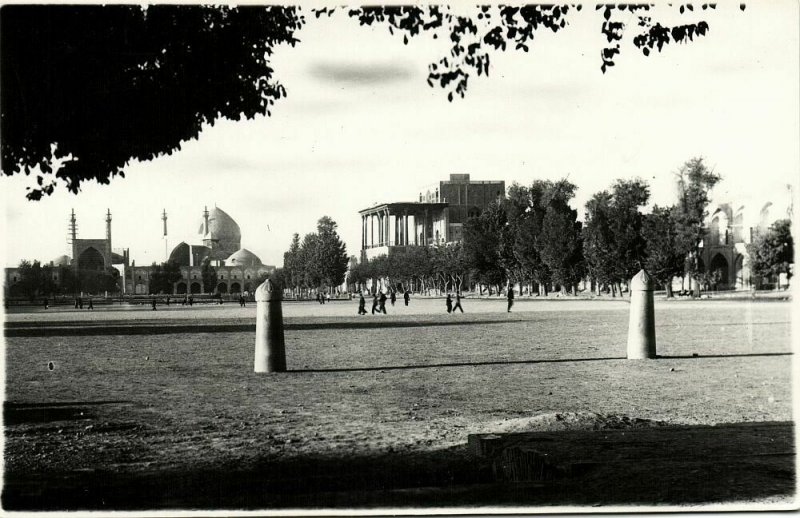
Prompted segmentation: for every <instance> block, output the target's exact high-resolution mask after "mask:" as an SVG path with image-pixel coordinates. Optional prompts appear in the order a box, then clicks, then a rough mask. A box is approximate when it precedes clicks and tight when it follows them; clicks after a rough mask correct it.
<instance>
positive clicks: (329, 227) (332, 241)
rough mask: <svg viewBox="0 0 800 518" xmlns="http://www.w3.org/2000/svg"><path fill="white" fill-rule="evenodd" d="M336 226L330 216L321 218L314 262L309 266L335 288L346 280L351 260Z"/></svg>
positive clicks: (322, 279)
mask: <svg viewBox="0 0 800 518" xmlns="http://www.w3.org/2000/svg"><path fill="white" fill-rule="evenodd" d="M336 228H337V224H336V222H335V221H333V220H332V219H331V218H329V217H328V216H323V217H321V218H320V219H319V221H318V222H317V236H318V238H317V240H316V247H317V248H316V250H315V251H314V252H313V257H314V262H313V263H312V264H310V265H308V266H307V268H309V269H312V270H314V271H315V272H316V277H317V278H319V280H320V281H321V283H322V285H323V286H325V287H328V288H334V287H336V286H339V285H340V284H342V283H343V282H344V277H345V274H346V273H347V265H348V262H349V259H348V258H347V248H346V247H345V244H344V242H343V241H342V239H341V238H340V237H339V234H338V232H337V231H336Z"/></svg>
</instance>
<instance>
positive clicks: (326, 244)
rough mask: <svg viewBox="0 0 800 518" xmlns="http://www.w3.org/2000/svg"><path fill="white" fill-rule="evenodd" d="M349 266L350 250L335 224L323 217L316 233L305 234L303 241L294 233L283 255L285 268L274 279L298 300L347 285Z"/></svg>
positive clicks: (278, 271) (277, 272)
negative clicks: (348, 256)
mask: <svg viewBox="0 0 800 518" xmlns="http://www.w3.org/2000/svg"><path fill="white" fill-rule="evenodd" d="M347 263H348V259H347V248H346V247H345V244H344V242H343V241H342V239H341V238H340V237H339V234H338V232H337V224H336V222H335V221H334V220H333V219H331V218H330V217H328V216H323V217H321V218H320V219H319V221H317V231H316V232H312V233H309V234H306V235H305V237H303V240H302V241H301V240H300V235H299V234H294V236H293V238H292V243H291V245H290V246H289V250H288V251H287V252H286V253H284V254H283V268H279V269H278V270H277V271H276V272H275V275H274V276H273V280H274V281H276V282H277V283H278V284H279V285H281V286H283V287H285V288H287V289H290V290H292V293H293V295H294V296H296V297H298V296H301V295H302V294H303V293H307V292H308V291H311V290H314V291H329V290H334V289H336V288H338V286H340V285H341V284H342V283H344V279H345V275H346V274H347Z"/></svg>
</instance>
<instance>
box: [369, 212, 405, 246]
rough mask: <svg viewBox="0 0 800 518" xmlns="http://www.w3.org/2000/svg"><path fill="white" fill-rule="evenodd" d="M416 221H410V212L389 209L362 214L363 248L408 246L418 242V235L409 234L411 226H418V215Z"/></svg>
mask: <svg viewBox="0 0 800 518" xmlns="http://www.w3.org/2000/svg"><path fill="white" fill-rule="evenodd" d="M411 216H412V217H413V218H414V223H413V224H410V223H409V214H408V212H407V211H403V214H391V213H390V212H389V209H383V210H382V211H380V212H375V213H372V214H363V215H362V216H361V249H362V250H364V249H366V248H370V247H374V246H408V245H410V244H415V245H416V244H419V243H417V240H416V236H415V235H414V233H413V232H412V233H411V234H409V227H411V228H412V229H413V228H415V227H416V216H414V215H411Z"/></svg>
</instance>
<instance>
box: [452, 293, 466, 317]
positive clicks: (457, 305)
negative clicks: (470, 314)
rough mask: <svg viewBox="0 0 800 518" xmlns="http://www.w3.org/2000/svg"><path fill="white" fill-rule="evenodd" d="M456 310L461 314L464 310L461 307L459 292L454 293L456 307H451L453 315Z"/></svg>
mask: <svg viewBox="0 0 800 518" xmlns="http://www.w3.org/2000/svg"><path fill="white" fill-rule="evenodd" d="M457 309H458V310H460V311H461V312H462V313H463V312H464V309H463V308H462V307H461V292H459V291H457V292H456V305H455V306H453V313H455V312H456V310H457Z"/></svg>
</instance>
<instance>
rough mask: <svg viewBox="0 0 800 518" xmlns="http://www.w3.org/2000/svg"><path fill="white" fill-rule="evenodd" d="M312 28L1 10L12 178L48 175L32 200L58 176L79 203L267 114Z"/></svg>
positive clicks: (268, 16) (294, 20)
mask: <svg viewBox="0 0 800 518" xmlns="http://www.w3.org/2000/svg"><path fill="white" fill-rule="evenodd" d="M302 23H303V19H302V17H301V16H300V15H299V14H298V10H297V9H296V8H294V7H275V6H268V7H265V6H260V7H225V6H214V7H206V6H174V5H173V6H168V5H151V6H149V7H147V9H142V8H141V7H139V6H131V5H115V6H100V5H94V6H88V5H83V6H75V5H61V6H58V5H40V6H31V5H25V6H21V5H6V6H3V8H2V11H0V48H2V68H1V69H0V81H1V82H0V91H2V93H3V95H2V100H1V101H0V103H1V104H0V112H2V127H1V128H0V131H1V132H2V135H3V141H2V169H3V172H4V173H5V174H7V175H10V174H14V173H15V172H19V171H20V170H22V171H24V172H25V174H30V172H31V168H33V167H34V166H36V165H38V166H39V167H40V168H41V171H42V173H44V174H40V175H39V176H38V177H37V186H36V187H34V188H32V189H30V192H29V193H28V195H27V196H28V198H29V199H32V200H36V199H39V198H41V196H42V195H43V194H50V193H51V192H52V191H53V188H54V185H55V179H54V178H53V176H55V178H58V179H60V180H63V181H65V182H66V186H67V188H68V189H69V190H70V191H72V192H77V191H78V190H79V187H80V183H81V181H84V180H96V181H98V182H100V183H108V182H109V180H110V179H111V178H112V177H113V176H115V175H120V176H123V175H124V171H123V170H124V168H125V166H126V165H127V164H128V162H129V161H130V160H152V159H153V158H154V157H156V156H159V155H163V154H171V153H172V152H174V151H177V150H179V149H180V146H181V142H184V141H187V140H191V139H195V138H197V136H198V134H199V133H200V130H201V128H202V125H203V124H204V123H211V124H213V123H214V121H216V120H217V119H218V118H227V119H233V120H238V119H241V118H242V117H246V118H253V117H255V116H256V115H263V114H268V113H269V109H270V106H271V105H272V104H273V103H274V102H275V100H276V99H279V98H281V97H282V96H284V95H285V91H284V89H283V87H282V86H281V85H280V84H279V83H277V82H276V81H275V80H274V78H273V70H272V68H270V65H269V55H270V54H271V53H272V50H273V48H274V47H275V46H277V45H279V44H281V43H290V44H292V45H294V43H295V42H296V41H297V40H296V39H295V37H294V33H295V31H296V30H297V29H298V28H299V27H300V26H301V25H302ZM53 157H58V158H66V160H65V162H64V163H63V165H62V167H61V168H60V169H57V170H56V168H54V164H53V163H52V162H51V158H53ZM67 157H71V159H70V158H67Z"/></svg>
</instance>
